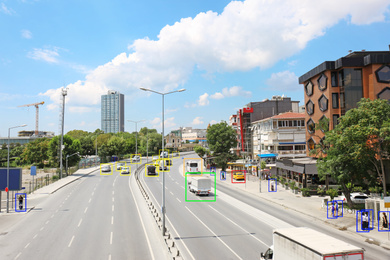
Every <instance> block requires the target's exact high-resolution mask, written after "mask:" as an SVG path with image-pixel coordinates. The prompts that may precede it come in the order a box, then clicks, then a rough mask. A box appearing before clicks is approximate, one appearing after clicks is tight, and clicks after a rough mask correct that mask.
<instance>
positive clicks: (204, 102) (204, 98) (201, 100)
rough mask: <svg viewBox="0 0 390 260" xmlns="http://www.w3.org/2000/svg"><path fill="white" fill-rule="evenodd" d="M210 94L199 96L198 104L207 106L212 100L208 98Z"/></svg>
mask: <svg viewBox="0 0 390 260" xmlns="http://www.w3.org/2000/svg"><path fill="white" fill-rule="evenodd" d="M208 97H209V94H207V93H204V94H203V95H201V96H199V99H198V105H199V106H207V105H208V104H209V103H210V102H209V100H208Z"/></svg>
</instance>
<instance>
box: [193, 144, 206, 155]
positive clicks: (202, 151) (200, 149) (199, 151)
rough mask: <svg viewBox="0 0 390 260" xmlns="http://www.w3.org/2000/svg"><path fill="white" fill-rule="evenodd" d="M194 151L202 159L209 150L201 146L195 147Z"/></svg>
mask: <svg viewBox="0 0 390 260" xmlns="http://www.w3.org/2000/svg"><path fill="white" fill-rule="evenodd" d="M194 151H195V152H196V153H197V154H198V155H199V157H200V158H203V156H204V155H205V154H207V149H206V148H204V147H203V146H199V145H197V146H195V147H194Z"/></svg>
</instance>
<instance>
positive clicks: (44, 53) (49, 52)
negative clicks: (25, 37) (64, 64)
mask: <svg viewBox="0 0 390 260" xmlns="http://www.w3.org/2000/svg"><path fill="white" fill-rule="evenodd" d="M59 56H60V55H59V54H58V48H57V47H54V48H45V49H38V48H34V50H33V51H31V52H29V53H28V54H27V57H28V58H31V59H34V60H42V61H46V62H48V63H58V59H57V58H58V57H59Z"/></svg>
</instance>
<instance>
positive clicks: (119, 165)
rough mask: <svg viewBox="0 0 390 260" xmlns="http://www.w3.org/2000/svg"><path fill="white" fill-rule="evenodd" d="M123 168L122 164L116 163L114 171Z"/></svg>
mask: <svg viewBox="0 0 390 260" xmlns="http://www.w3.org/2000/svg"><path fill="white" fill-rule="evenodd" d="M123 166H125V164H124V163H117V164H116V169H117V170H120V169H121V167H123Z"/></svg>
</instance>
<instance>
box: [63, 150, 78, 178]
mask: <svg viewBox="0 0 390 260" xmlns="http://www.w3.org/2000/svg"><path fill="white" fill-rule="evenodd" d="M75 154H77V155H80V153H79V152H77V153H74V154H71V155H69V154H67V155H66V168H65V172H66V176H68V158H69V157H71V156H73V155H75Z"/></svg>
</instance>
